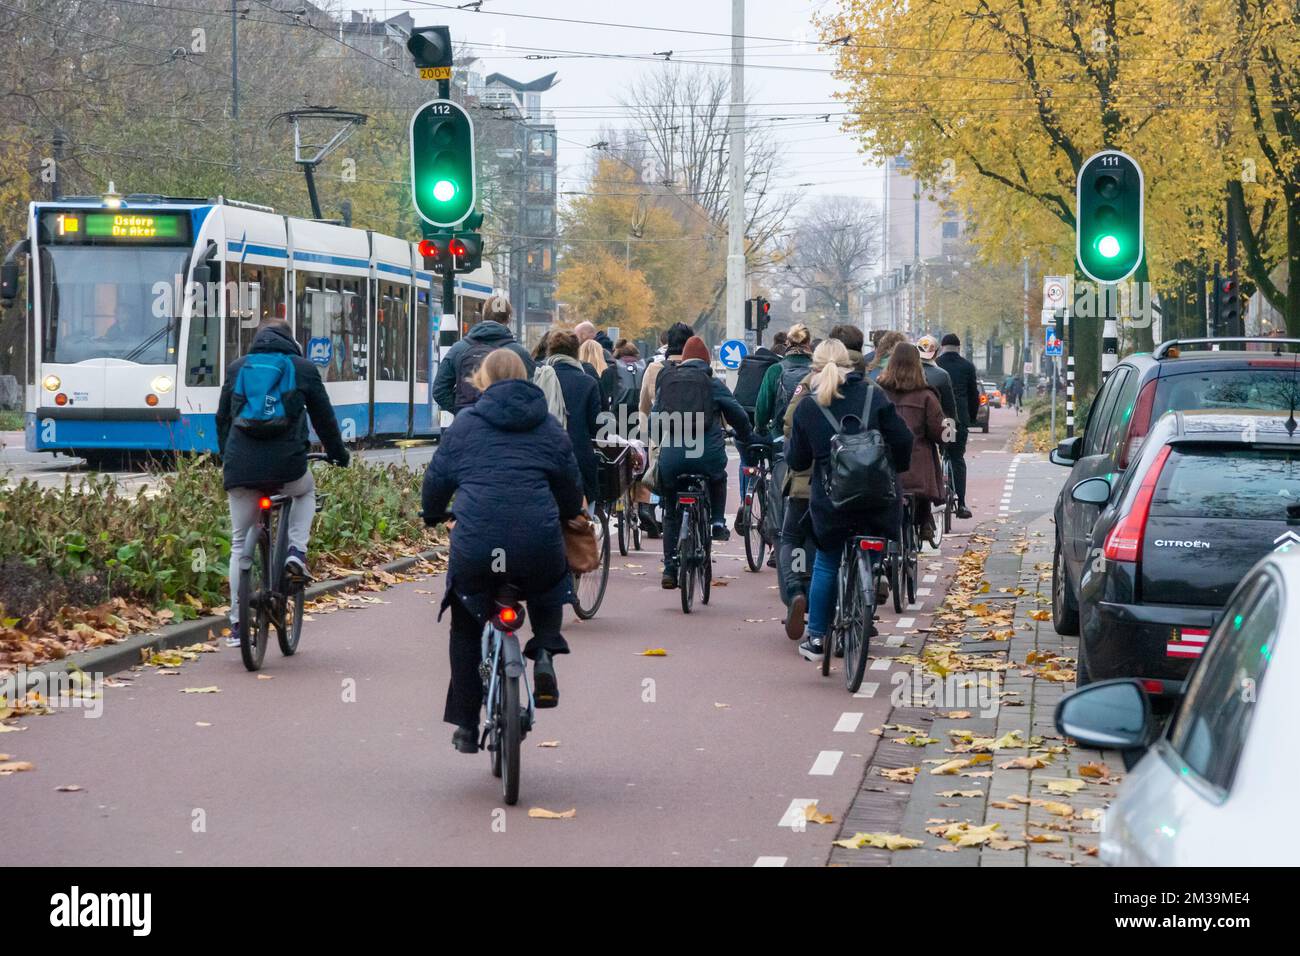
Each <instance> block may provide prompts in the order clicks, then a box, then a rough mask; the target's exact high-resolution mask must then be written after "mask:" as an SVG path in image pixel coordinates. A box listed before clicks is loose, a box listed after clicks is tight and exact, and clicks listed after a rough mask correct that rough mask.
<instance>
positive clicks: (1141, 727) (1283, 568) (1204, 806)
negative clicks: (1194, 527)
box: [1056, 542, 1300, 866]
mask: <svg viewBox="0 0 1300 956" xmlns="http://www.w3.org/2000/svg"><path fill="white" fill-rule="evenodd" d="M1288 633H1289V634H1290V635H1291V636H1290V637H1289V638H1288V637H1287V636H1286V635H1287V634H1288ZM1283 645H1288V646H1283ZM1288 652H1289V653H1291V654H1294V655H1295V656H1294V657H1288V656H1287V654H1288ZM1297 687H1300V546H1297V544H1296V543H1294V542H1288V543H1287V544H1284V545H1283V546H1282V547H1281V548H1279V549H1278V550H1277V551H1274V552H1272V553H1271V554H1269V555H1268V556H1267V557H1266V558H1264V559H1263V560H1262V561H1260V562H1259V563H1258V564H1256V565H1255V566H1254V567H1253V568H1251V570H1250V572H1249V573H1248V574H1247V575H1246V577H1245V578H1243V579H1242V581H1241V583H1240V584H1238V585H1237V588H1236V590H1235V591H1233V593H1232V596H1231V597H1230V598H1229V599H1228V603H1227V605H1226V606H1225V607H1224V610H1223V616H1222V617H1221V618H1220V619H1219V621H1218V623H1217V624H1216V625H1215V627H1214V629H1213V630H1212V631H1211V632H1210V637H1209V640H1208V642H1207V644H1206V649H1205V651H1204V653H1203V654H1202V655H1201V659H1200V660H1199V661H1198V662H1197V666H1196V667H1195V669H1194V670H1193V671H1192V672H1191V674H1190V675H1189V676H1188V679H1187V683H1186V685H1185V687H1184V691H1183V694H1182V696H1181V699H1180V700H1179V701H1178V703H1177V704H1176V706H1175V708H1174V712H1173V716H1172V717H1171V718H1170V720H1169V724H1168V726H1167V727H1165V728H1164V729H1163V730H1161V729H1160V727H1159V724H1158V721H1157V720H1156V719H1155V718H1154V717H1153V716H1152V711H1151V703H1150V700H1149V699H1148V697H1147V694H1146V691H1145V690H1144V689H1143V686H1142V682H1141V681H1139V680H1110V681H1102V682H1099V683H1096V684H1091V685H1088V686H1087V687H1083V688H1081V689H1079V690H1077V691H1075V692H1074V693H1072V694H1070V695H1069V696H1067V697H1065V698H1063V699H1062V700H1061V702H1060V704H1058V705H1057V709H1056V726H1057V729H1059V730H1060V731H1061V733H1063V734H1065V735H1067V736H1069V737H1073V738H1074V739H1075V740H1077V741H1078V742H1079V743H1080V744H1081V745H1083V746H1085V747H1097V748H1101V749H1105V750H1119V751H1120V752H1121V753H1122V754H1123V756H1124V761H1125V764H1126V765H1129V764H1132V769H1131V771H1130V773H1129V775H1128V778H1127V779H1126V780H1125V781H1124V782H1123V784H1122V785H1121V787H1120V790H1119V795H1118V796H1117V798H1116V799H1115V802H1114V804H1112V806H1111V807H1110V808H1109V809H1108V810H1107V811H1106V815H1105V818H1104V820H1103V822H1102V831H1101V845H1100V853H1099V855H1100V857H1101V859H1102V860H1103V861H1104V862H1106V863H1109V864H1113V865H1119V866H1292V865H1294V864H1295V861H1296V858H1297V854H1300V835H1297V833H1296V832H1295V830H1294V828H1292V827H1290V826H1288V824H1287V820H1288V818H1289V815H1290V812H1291V807H1292V806H1293V805H1294V801H1295V794H1296V793H1297V791H1300V764H1297V762H1296V761H1295V760H1294V759H1293V755H1294V751H1295V729H1296V727H1297V726H1300V694H1298V693H1296V688H1297ZM1144 751H1145V753H1143V752H1144Z"/></svg>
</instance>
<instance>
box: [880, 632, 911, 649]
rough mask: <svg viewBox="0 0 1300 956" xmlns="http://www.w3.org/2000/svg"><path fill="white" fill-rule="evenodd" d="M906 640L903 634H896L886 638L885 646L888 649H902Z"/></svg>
mask: <svg viewBox="0 0 1300 956" xmlns="http://www.w3.org/2000/svg"><path fill="white" fill-rule="evenodd" d="M906 640H907V638H906V637H904V636H903V635H902V634H895V635H894V636H893V637H887V638H885V646H886V647H902V646H903V642H904V641H906Z"/></svg>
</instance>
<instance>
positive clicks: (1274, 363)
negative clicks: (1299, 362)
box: [1246, 359, 1296, 369]
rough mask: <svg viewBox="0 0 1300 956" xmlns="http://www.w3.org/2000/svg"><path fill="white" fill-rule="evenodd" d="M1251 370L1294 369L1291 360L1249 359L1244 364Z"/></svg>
mask: <svg viewBox="0 0 1300 956" xmlns="http://www.w3.org/2000/svg"><path fill="white" fill-rule="evenodd" d="M1246 364H1247V365H1249V366H1250V367H1251V368H1288V369H1289V368H1294V367H1295V364H1296V363H1295V361H1294V360H1293V359H1251V360H1250V361H1249V362H1247V363H1246Z"/></svg>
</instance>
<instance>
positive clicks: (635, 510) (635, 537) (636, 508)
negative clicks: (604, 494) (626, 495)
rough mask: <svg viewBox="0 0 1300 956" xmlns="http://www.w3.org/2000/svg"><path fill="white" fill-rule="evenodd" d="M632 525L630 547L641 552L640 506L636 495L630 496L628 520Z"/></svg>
mask: <svg viewBox="0 0 1300 956" xmlns="http://www.w3.org/2000/svg"><path fill="white" fill-rule="evenodd" d="M628 520H629V521H630V522H631V525H632V547H633V548H635V549H636V550H637V551H640V550H641V505H640V504H639V503H638V502H637V500H636V495H632V516H631V518H629V519H628Z"/></svg>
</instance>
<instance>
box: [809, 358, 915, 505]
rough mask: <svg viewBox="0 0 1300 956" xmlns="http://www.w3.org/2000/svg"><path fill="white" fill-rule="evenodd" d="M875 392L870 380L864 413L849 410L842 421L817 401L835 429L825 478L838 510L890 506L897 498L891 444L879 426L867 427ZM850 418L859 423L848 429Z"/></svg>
mask: <svg viewBox="0 0 1300 956" xmlns="http://www.w3.org/2000/svg"><path fill="white" fill-rule="evenodd" d="M875 393H876V386H875V385H874V384H872V383H871V382H870V381H869V380H868V381H867V398H866V401H865V402H863V403H862V414H861V415H853V414H848V415H845V416H844V418H843V419H841V420H840V421H836V420H835V416H834V415H832V414H831V411H830V409H829V408H827V407H826V406H825V405H823V404H821V403H820V402H818V403H817V407H818V408H819V409H821V413H822V414H823V415H825V416H826V420H827V421H828V422H830V423H831V428H832V429H833V430H834V432H835V434H834V435H832V436H831V455H830V462H829V463H828V466H827V468H826V471H825V473H824V476H823V482H824V487H825V490H826V496H827V497H828V498H829V499H830V502H831V507H833V508H835V509H836V510H837V511H838V510H840V509H844V510H846V511H866V510H874V509H879V508H887V507H890V506H892V505H894V504H895V503H896V502H897V501H898V476H897V474H896V473H895V471H894V463H893V461H892V460H891V459H890V457H889V446H888V445H886V444H885V439H884V436H882V435H881V434H880V431H879V430H878V429H875V428H867V422H868V421H869V420H870V418H871V401H872V399H873V398H874V397H875ZM849 421H856V422H857V423H858V427H857V428H856V429H854V430H853V431H849V432H846V431H845V430H844V425H845V423H846V422H849Z"/></svg>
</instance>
